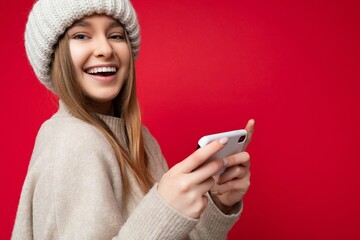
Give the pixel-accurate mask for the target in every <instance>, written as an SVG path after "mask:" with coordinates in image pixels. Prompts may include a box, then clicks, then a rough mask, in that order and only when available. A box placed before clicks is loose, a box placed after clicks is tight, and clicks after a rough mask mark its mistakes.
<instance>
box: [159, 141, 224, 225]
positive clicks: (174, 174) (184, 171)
mask: <svg viewBox="0 0 360 240" xmlns="http://www.w3.org/2000/svg"><path fill="white" fill-rule="evenodd" d="M227 142H228V138H222V139H220V140H216V141H213V142H211V143H209V144H208V145H206V146H204V147H202V148H199V149H198V150H197V151H195V152H194V153H193V154H191V155H190V156H189V157H188V158H186V159H185V160H183V161H182V162H180V163H178V164H176V165H175V166H174V167H172V168H171V169H170V170H169V171H168V172H167V173H165V174H164V175H163V177H162V178H161V180H160V182H159V185H158V192H159V194H160V196H161V197H162V198H163V199H164V200H165V201H166V202H167V203H168V204H169V205H170V206H171V207H173V208H174V209H176V210H177V211H179V212H181V213H183V214H185V215H186V216H189V217H192V218H199V217H200V215H201V213H202V212H203V211H204V210H205V208H206V206H207V203H208V199H207V197H206V196H205V194H206V193H207V192H209V191H210V189H211V188H212V187H213V186H214V184H215V180H214V179H213V177H212V175H213V174H215V173H216V172H217V171H219V170H220V169H222V168H223V167H224V166H225V163H224V160H223V159H216V160H214V161H210V162H208V163H206V164H203V163H204V162H205V161H206V160H207V159H208V158H209V157H211V156H212V155H213V154H215V153H216V152H218V151H219V150H221V149H222V148H223V147H224V145H225V144H226V143H227ZM202 164H203V165H202Z"/></svg>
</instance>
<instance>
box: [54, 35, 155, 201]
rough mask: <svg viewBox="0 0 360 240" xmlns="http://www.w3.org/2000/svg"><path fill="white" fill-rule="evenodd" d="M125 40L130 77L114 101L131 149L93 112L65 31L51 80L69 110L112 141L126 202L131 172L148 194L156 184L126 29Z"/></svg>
mask: <svg viewBox="0 0 360 240" xmlns="http://www.w3.org/2000/svg"><path fill="white" fill-rule="evenodd" d="M125 39H126V42H127V45H128V47H129V51H130V67H129V76H128V78H127V80H126V81H125V83H124V85H123V87H122V89H121V91H120V93H119V95H118V96H117V97H116V98H115V99H114V100H113V101H114V107H115V108H116V109H115V111H118V112H119V113H120V117H121V118H122V119H123V124H122V126H121V127H122V131H123V132H124V134H125V138H126V142H127V145H128V149H129V150H128V151H127V150H126V149H125V148H123V147H122V146H121V145H120V143H119V141H118V139H117V138H116V137H115V135H114V133H113V132H112V131H111V129H110V128H109V127H108V125H107V124H106V123H105V122H104V121H103V120H102V119H101V118H100V117H99V116H97V115H96V114H94V113H92V112H90V111H89V108H88V104H89V101H88V99H87V98H86V97H85V96H84V94H83V92H82V91H81V89H80V86H79V84H78V82H77V81H76V77H75V70H74V65H73V62H72V60H71V55H70V48H69V37H68V35H67V34H66V33H65V34H64V36H63V37H61V38H60V40H59V42H58V45H57V46H56V48H55V52H54V58H53V62H52V65H51V80H52V82H53V84H54V87H55V89H56V90H55V91H56V93H57V95H58V96H59V98H60V99H61V100H62V101H63V102H64V104H65V105H66V106H67V108H68V109H69V111H70V112H71V113H72V114H73V115H74V116H75V117H77V118H79V119H81V120H83V121H84V122H86V123H88V124H91V125H92V126H94V127H96V128H97V129H98V130H99V131H100V132H101V133H102V134H103V135H104V136H105V137H106V139H107V140H108V141H109V143H110V144H111V146H112V148H113V150H114V152H115V155H116V157H117V160H118V162H119V167H120V171H121V178H122V181H123V191H124V194H123V196H124V199H123V200H124V201H126V200H127V197H128V196H129V194H131V190H132V189H130V183H129V180H128V178H127V171H128V170H130V174H133V175H134V176H135V178H136V180H137V183H138V185H139V187H140V189H141V190H142V192H143V193H144V194H145V193H147V192H148V191H149V189H150V188H151V186H152V185H153V183H154V179H153V178H152V176H151V174H150V171H149V167H148V155H147V154H146V152H145V146H144V139H143V136H142V131H141V114H140V108H139V103H138V99H137V95H136V74H135V61H134V58H133V54H132V51H131V47H130V41H129V38H128V36H127V34H126V31H125Z"/></svg>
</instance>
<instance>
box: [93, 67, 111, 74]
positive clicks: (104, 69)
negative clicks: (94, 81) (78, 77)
mask: <svg viewBox="0 0 360 240" xmlns="http://www.w3.org/2000/svg"><path fill="white" fill-rule="evenodd" d="M86 72H87V73H92V74H94V73H99V72H116V68H115V67H97V68H91V69H89V70H87V71H86Z"/></svg>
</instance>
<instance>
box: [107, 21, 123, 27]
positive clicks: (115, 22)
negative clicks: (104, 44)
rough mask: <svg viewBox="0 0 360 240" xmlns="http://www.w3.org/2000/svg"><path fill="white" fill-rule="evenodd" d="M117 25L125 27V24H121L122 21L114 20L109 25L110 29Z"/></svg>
mask: <svg viewBox="0 0 360 240" xmlns="http://www.w3.org/2000/svg"><path fill="white" fill-rule="evenodd" d="M115 27H121V28H123V26H122V25H121V23H119V22H118V21H113V22H112V23H111V24H110V25H109V29H111V28H115Z"/></svg>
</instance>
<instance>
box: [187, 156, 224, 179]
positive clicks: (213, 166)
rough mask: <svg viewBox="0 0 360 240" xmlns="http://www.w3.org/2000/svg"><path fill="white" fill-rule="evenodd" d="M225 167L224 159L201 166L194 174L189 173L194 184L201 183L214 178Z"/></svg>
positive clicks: (214, 160) (213, 160)
mask: <svg viewBox="0 0 360 240" xmlns="http://www.w3.org/2000/svg"><path fill="white" fill-rule="evenodd" d="M224 167H225V162H224V160H223V159H212V160H211V161H209V162H207V163H205V164H203V165H201V166H200V167H199V168H197V169H195V170H194V171H193V172H191V173H189V177H190V179H191V180H192V182H194V183H201V182H203V181H205V180H206V179H208V178H209V177H211V176H213V175H214V174H215V173H217V172H218V171H220V170H221V169H223V168H224Z"/></svg>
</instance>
